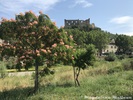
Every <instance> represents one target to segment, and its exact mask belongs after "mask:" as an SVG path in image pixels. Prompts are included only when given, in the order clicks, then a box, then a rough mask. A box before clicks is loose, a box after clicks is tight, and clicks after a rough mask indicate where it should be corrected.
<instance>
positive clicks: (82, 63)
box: [73, 45, 95, 86]
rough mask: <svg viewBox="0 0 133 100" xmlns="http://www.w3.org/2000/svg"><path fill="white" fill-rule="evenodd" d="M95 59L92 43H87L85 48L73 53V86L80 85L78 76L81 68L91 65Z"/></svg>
mask: <svg viewBox="0 0 133 100" xmlns="http://www.w3.org/2000/svg"><path fill="white" fill-rule="evenodd" d="M94 61H95V47H94V45H88V46H87V47H86V48H85V49H78V50H76V53H75V58H74V63H73V72H74V82H75V86H80V83H79V80H78V77H79V74H80V71H81V69H83V70H84V69H86V68H87V67H88V66H92V65H93V63H94Z"/></svg>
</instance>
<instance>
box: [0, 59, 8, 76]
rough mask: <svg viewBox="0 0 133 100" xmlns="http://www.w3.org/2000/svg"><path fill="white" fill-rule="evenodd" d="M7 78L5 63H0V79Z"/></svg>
mask: <svg viewBox="0 0 133 100" xmlns="http://www.w3.org/2000/svg"><path fill="white" fill-rule="evenodd" d="M6 76H7V69H6V64H5V62H2V61H0V78H5V77H6Z"/></svg>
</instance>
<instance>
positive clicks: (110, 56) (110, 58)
mask: <svg viewBox="0 0 133 100" xmlns="http://www.w3.org/2000/svg"><path fill="white" fill-rule="evenodd" d="M105 60H106V61H115V60H116V55H115V54H114V53H109V55H108V56H106V57H105Z"/></svg>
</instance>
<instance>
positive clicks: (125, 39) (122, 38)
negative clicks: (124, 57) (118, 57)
mask: <svg viewBox="0 0 133 100" xmlns="http://www.w3.org/2000/svg"><path fill="white" fill-rule="evenodd" d="M132 43H133V39H132V38H131V37H130V36H127V35H118V36H117V38H116V40H115V44H116V46H118V50H117V53H118V54H129V53H131V52H132V51H131V50H132V49H131V48H132Z"/></svg>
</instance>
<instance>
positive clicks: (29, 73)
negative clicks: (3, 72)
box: [8, 71, 34, 76]
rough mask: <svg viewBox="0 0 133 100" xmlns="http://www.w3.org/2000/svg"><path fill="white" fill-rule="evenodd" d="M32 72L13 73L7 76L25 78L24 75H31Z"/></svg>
mask: <svg viewBox="0 0 133 100" xmlns="http://www.w3.org/2000/svg"><path fill="white" fill-rule="evenodd" d="M32 73H34V71H30V72H14V73H8V75H9V76H25V75H32Z"/></svg>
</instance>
